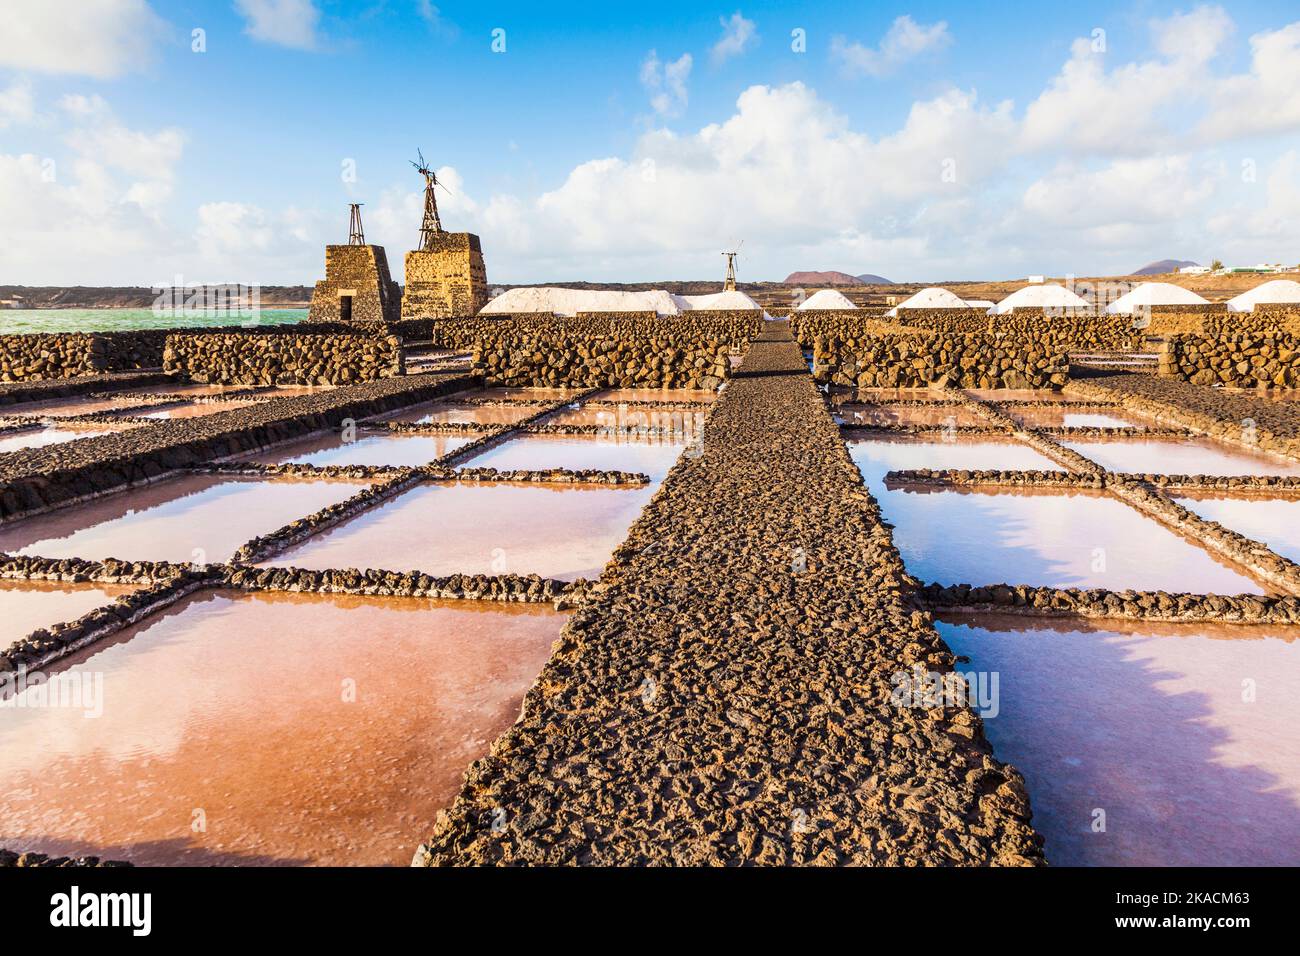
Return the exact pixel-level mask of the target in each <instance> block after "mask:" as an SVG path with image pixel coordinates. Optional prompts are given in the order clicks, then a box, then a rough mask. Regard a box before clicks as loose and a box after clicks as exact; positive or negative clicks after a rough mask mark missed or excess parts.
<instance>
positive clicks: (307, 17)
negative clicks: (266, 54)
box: [235, 0, 320, 50]
mask: <svg viewBox="0 0 1300 956" xmlns="http://www.w3.org/2000/svg"><path fill="white" fill-rule="evenodd" d="M235 9H236V10H237V11H239V13H240V15H241V16H243V18H244V20H245V21H246V26H245V27H244V32H245V33H247V34H248V35H249V36H251V37H252V38H253V39H254V40H261V41H262V42H263V43H274V44H277V45H278V46H287V47H292V48H294V49H297V50H314V49H316V48H317V47H318V46H319V45H320V36H319V34H318V33H317V28H318V26H319V24H320V10H318V9H317V8H316V4H315V3H313V2H312V0H235Z"/></svg>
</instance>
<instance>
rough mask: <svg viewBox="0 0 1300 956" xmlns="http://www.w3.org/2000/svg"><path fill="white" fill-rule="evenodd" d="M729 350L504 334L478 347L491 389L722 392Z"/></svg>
mask: <svg viewBox="0 0 1300 956" xmlns="http://www.w3.org/2000/svg"><path fill="white" fill-rule="evenodd" d="M729 352H730V350H729V348H728V346H727V344H726V343H725V342H723V341H722V340H720V339H715V338H709V337H706V336H703V335H687V334H681V333H678V334H675V335H663V334H659V335H646V334H636V335H628V334H623V335H617V336H614V335H598V336H592V335H573V334H564V333H558V334H557V333H549V334H548V333H542V332H538V333H505V334H502V335H499V336H496V337H483V338H481V339H480V340H479V343H478V344H476V345H475V347H474V364H473V373H474V374H475V375H482V376H483V379H484V383H485V384H487V385H513V386H541V387H555V386H565V387H597V386H617V387H622V388H629V387H633V386H643V387H647V388H717V387H718V386H719V385H721V384H722V383H723V381H724V380H725V379H726V378H727V377H728V376H729V375H730V374H731V368H730V362H729V360H728V355H729Z"/></svg>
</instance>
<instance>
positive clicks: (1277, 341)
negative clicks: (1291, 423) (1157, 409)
mask: <svg viewBox="0 0 1300 956" xmlns="http://www.w3.org/2000/svg"><path fill="white" fill-rule="evenodd" d="M1159 374H1160V375H1162V376H1166V377H1169V378H1178V379H1182V380H1183V381H1187V382H1191V383H1192V384H1193V385H1226V386H1231V387H1235V388H1295V387H1296V386H1297V385H1300V336H1297V335H1292V334H1289V333H1273V332H1263V333H1256V334H1248V335H1228V336H1219V337H1210V336H1196V335H1179V336H1173V337H1171V338H1168V339H1166V340H1165V341H1164V342H1163V343H1162V345H1161V350H1160V365H1159Z"/></svg>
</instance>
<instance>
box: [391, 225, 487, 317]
mask: <svg viewBox="0 0 1300 956" xmlns="http://www.w3.org/2000/svg"><path fill="white" fill-rule="evenodd" d="M430 241H431V243H432V245H433V248H432V249H427V250H423V249H420V250H412V251H411V252H408V253H407V254H406V286H405V288H404V289H403V292H402V318H404V319H424V318H439V317H442V316H452V315H473V314H474V313H476V312H478V310H479V309H481V308H483V306H485V305H487V301H488V291H487V267H486V266H485V265H484V264H483V249H482V246H480V244H479V239H478V236H476V235H474V234H473V233H469V232H441V233H438V234H437V235H435V236H433V237H431V240H430Z"/></svg>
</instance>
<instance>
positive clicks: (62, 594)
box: [0, 581, 135, 724]
mask: <svg viewBox="0 0 1300 956" xmlns="http://www.w3.org/2000/svg"><path fill="white" fill-rule="evenodd" d="M133 590H135V588H133V587H129V586H118V585H109V584H72V583H66V582H63V581H0V649H3V648H5V647H7V646H9V645H10V644H12V643H13V642H14V641H17V640H21V639H22V638H24V637H26V636H27V635H28V634H30V633H31V632H32V631H34V630H36V629H37V628H41V627H49V626H50V625H51V624H64V623H67V622H69V621H75V620H76V619H77V618H79V617H81V616H82V615H83V614H87V613H89V612H90V611H93V610H94V609H95V608H97V607H104V606H105V605H106V604H112V603H113V601H114V600H116V599H117V598H119V597H121V596H122V595H123V594H129V593H131V592H132V591H133ZM2 723H3V719H2V718H0V724H2Z"/></svg>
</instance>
